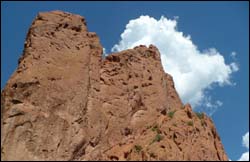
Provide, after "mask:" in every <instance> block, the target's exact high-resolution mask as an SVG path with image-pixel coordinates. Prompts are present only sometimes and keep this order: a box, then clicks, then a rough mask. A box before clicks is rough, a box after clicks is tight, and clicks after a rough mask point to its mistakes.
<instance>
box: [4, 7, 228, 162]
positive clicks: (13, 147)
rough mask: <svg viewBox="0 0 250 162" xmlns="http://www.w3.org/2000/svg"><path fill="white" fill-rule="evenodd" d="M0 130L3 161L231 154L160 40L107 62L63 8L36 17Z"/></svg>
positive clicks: (220, 157)
mask: <svg viewBox="0 0 250 162" xmlns="http://www.w3.org/2000/svg"><path fill="white" fill-rule="evenodd" d="M1 130H2V131H1V157H2V159H3V160H228V158H227V156H226V154H225V151H224V149H223V145H222V143H221V140H220V138H219V135H218V133H217V132H216V129H215V127H214V124H213V122H212V120H211V119H210V118H209V117H207V116H206V115H205V114H196V113H194V112H193V111H192V108H191V105H189V104H186V105H183V104H182V102H181V100H180V98H179V95H178V93H177V92H176V90H175V87H174V82H173V79H172V77H171V75H169V74H166V73H165V72H164V70H163V67H162V64H161V58H160V52H159V51H158V49H157V48H156V47H155V46H153V45H150V46H149V47H148V48H147V47H146V46H142V45H141V46H137V47H135V48H133V49H128V50H124V51H121V52H117V53H113V54H110V55H109V56H107V57H106V58H104V59H102V46H101V44H100V41H99V38H98V36H97V35H96V34H95V33H92V32H88V30H87V27H86V21H85V20H84V18H83V17H81V16H79V15H74V14H70V13H65V12H61V11H52V12H44V13H39V14H38V16H37V17H36V18H35V20H34V21H33V23H32V25H31V27H30V29H29V32H28V34H27V38H26V42H25V46H24V51H23V55H22V57H21V58H20V59H19V64H18V68H17V70H16V71H15V72H14V73H13V75H12V76H11V78H10V79H9V81H8V82H7V84H6V86H5V88H4V89H3V91H2V93H1Z"/></svg>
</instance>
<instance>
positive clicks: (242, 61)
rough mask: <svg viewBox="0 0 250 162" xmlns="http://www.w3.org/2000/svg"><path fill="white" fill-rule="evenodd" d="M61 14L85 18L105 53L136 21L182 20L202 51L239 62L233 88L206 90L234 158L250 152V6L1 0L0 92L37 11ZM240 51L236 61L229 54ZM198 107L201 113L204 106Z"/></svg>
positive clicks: (181, 27) (184, 29) (183, 29)
mask: <svg viewBox="0 0 250 162" xmlns="http://www.w3.org/2000/svg"><path fill="white" fill-rule="evenodd" d="M51 10H63V11H67V12H71V13H75V14H79V15H81V16H84V17H85V18H86V20H87V25H88V30H89V31H93V32H96V33H97V34H98V36H99V37H100V40H101V44H102V45H103V47H105V49H106V51H107V53H109V52H110V51H111V48H112V47H113V46H114V45H115V44H118V43H119V41H120V40H121V37H120V35H121V33H123V32H124V30H125V27H126V25H127V24H128V23H129V21H130V20H132V19H137V18H139V17H140V16H141V15H149V16H150V17H152V18H154V19H156V20H159V19H160V18H161V16H162V15H164V16H165V17H167V18H168V19H174V18H175V16H178V17H179V18H178V25H177V28H178V31H181V32H183V33H184V35H190V36H191V39H192V42H193V43H194V44H195V45H196V46H197V48H198V50H200V51H203V50H205V49H208V48H211V47H213V48H216V50H218V51H219V53H220V54H221V55H222V56H223V57H224V59H225V64H227V65H228V64H230V63H231V62H236V63H237V64H238V66H239V70H238V71H237V72H234V73H232V75H230V80H231V81H232V82H233V83H236V85H234V86H229V85H225V86H222V87H221V86H218V85H216V84H215V85H213V86H212V87H213V88H212V89H210V90H208V91H206V93H209V96H211V97H212V98H213V99H216V100H219V101H221V102H222V103H223V104H222V105H221V106H219V107H218V109H216V112H215V113H214V114H213V115H212V119H213V121H214V123H215V125H216V128H217V130H218V132H219V135H220V137H221V140H222V143H223V145H224V148H225V150H226V153H227V154H228V156H229V158H230V159H232V160H237V159H239V158H240V156H241V154H242V153H243V152H246V151H248V150H247V149H246V148H245V147H243V146H242V136H243V135H244V134H245V133H246V132H248V131H249V100H248V98H249V45H248V44H249V3H248V2H2V3H1V24H2V25H1V89H3V87H4V86H5V84H6V82H7V80H8V79H9V77H10V76H11V74H12V73H13V72H14V71H15V69H16V67H17V60H18V58H19V57H20V55H21V54H22V50H23V46H24V40H25V37H26V33H27V31H28V28H29V26H30V25H31V23H32V21H33V19H34V18H35V16H36V15H37V13H38V12H42V11H51ZM233 51H234V52H236V53H237V55H236V58H235V59H233V58H232V57H231V56H230V54H231V53H232V52H233ZM197 109H200V110H202V107H199V106H198V108H197Z"/></svg>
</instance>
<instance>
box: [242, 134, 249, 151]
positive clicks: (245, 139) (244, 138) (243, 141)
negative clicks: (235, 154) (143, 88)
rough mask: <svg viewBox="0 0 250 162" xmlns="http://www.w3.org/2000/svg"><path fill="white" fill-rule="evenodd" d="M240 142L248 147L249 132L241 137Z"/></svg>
mask: <svg viewBox="0 0 250 162" xmlns="http://www.w3.org/2000/svg"><path fill="white" fill-rule="evenodd" d="M242 144H243V146H245V147H246V148H248V149H249V132H247V133H246V134H245V135H244V136H243V137H242Z"/></svg>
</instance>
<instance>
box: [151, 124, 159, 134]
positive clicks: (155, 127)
mask: <svg viewBox="0 0 250 162" xmlns="http://www.w3.org/2000/svg"><path fill="white" fill-rule="evenodd" d="M151 130H152V131H153V132H155V131H156V132H157V133H160V132H161V131H160V129H159V126H158V125H157V124H156V125H155V126H154V127H153V128H152V129H151Z"/></svg>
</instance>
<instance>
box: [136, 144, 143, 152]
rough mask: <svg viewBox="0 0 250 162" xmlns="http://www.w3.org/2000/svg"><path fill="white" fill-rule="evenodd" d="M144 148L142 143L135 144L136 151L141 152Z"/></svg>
mask: <svg viewBox="0 0 250 162" xmlns="http://www.w3.org/2000/svg"><path fill="white" fill-rule="evenodd" d="M141 150H142V147H141V146H140V145H135V151H136V152H137V153H139V152H140V151H141Z"/></svg>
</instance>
